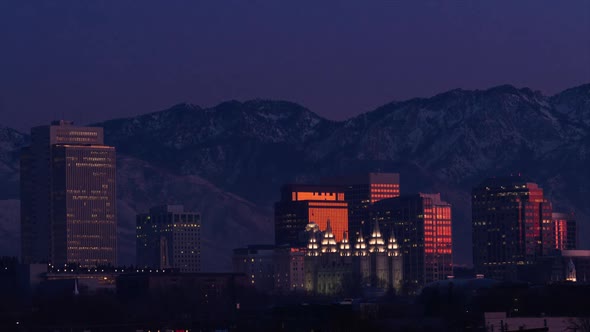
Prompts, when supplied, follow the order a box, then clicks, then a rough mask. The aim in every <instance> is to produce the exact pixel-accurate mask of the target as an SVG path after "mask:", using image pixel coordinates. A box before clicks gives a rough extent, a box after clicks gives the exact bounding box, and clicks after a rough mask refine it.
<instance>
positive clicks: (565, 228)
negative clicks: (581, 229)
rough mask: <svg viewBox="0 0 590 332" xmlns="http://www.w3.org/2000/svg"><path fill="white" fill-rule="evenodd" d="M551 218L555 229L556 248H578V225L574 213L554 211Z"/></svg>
mask: <svg viewBox="0 0 590 332" xmlns="http://www.w3.org/2000/svg"><path fill="white" fill-rule="evenodd" d="M551 218H552V219H553V227H554V229H555V249H557V250H576V249H578V226H577V223H576V217H575V216H574V214H573V213H560V212H553V213H552V214H551Z"/></svg>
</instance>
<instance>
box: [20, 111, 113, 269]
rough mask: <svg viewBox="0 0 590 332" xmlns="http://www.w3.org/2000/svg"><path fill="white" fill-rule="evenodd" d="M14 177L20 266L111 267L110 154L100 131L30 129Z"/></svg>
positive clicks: (64, 124) (59, 125) (63, 126)
mask: <svg viewBox="0 0 590 332" xmlns="http://www.w3.org/2000/svg"><path fill="white" fill-rule="evenodd" d="M20 174H21V246H22V247H21V250H22V252H21V254H22V260H23V261H24V262H25V263H33V262H47V261H48V262H51V263H53V264H55V265H58V264H59V265H61V264H66V263H74V264H80V265H82V266H96V265H108V264H111V265H115V264H116V263H117V211H116V156H115V148H114V147H112V146H107V145H104V137H103V129H102V128H98V127H77V126H74V125H73V124H72V123H71V122H69V121H55V122H53V123H52V124H51V125H49V126H40V127H35V128H33V129H32V130H31V145H30V146H28V147H25V148H23V150H22V153H21V173H20Z"/></svg>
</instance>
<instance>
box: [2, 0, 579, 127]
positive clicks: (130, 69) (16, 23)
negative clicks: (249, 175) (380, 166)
mask: <svg viewBox="0 0 590 332" xmlns="http://www.w3.org/2000/svg"><path fill="white" fill-rule="evenodd" d="M589 82H590V1H584V0H580V1H573V0H572V1H559V2H558V1H538V0H537V1H503V0H500V1H358V0H355V1H321V2H320V1H194V0H191V1H151V0H146V1H127V0H118V1H100V0H93V1H79V0H75V1H66V0H61V1H57V0H55V1H31V2H26V1H19V0H14V1H13V0H4V1H0V125H3V126H9V127H13V128H17V129H20V130H28V128H30V127H31V126H34V125H40V124H45V123H48V122H49V121H51V120H52V119H56V118H66V119H72V120H74V121H75V122H76V123H80V124H86V123H92V122H96V121H101V120H106V119H111V118H117V117H128V116H133V115H137V114H143V113H148V112H154V111H158V110H163V109H166V108H168V107H170V106H172V105H174V104H178V103H181V102H188V103H192V104H196V105H200V106H202V107H209V106H214V105H216V104H217V103H219V102H222V101H225V100H230V99H236V100H248V99H253V98H264V99H282V100H289V101H293V102H297V103H300V104H302V105H304V106H305V107H307V108H309V109H310V110H312V111H314V112H316V113H318V114H320V115H322V116H324V117H327V118H330V119H337V120H341V119H346V118H349V117H352V116H354V115H357V114H360V113H362V112H366V111H370V110H372V109H374V108H376V107H377V106H380V105H382V104H385V103H387V102H390V101H393V100H403V99H408V98H413V97H427V96H431V95H434V94H437V93H440V92H444V91H447V90H451V89H455V88H465V89H483V88H488V87H491V86H495V85H500V84H513V85H515V86H518V87H525V86H526V87H530V88H531V89H533V90H540V91H542V92H544V93H546V94H553V93H556V92H558V91H561V90H563V89H566V88H568V87H573V86H576V85H580V84H584V83H589Z"/></svg>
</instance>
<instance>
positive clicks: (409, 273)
mask: <svg viewBox="0 0 590 332" xmlns="http://www.w3.org/2000/svg"><path fill="white" fill-rule="evenodd" d="M371 210H372V218H373V219H374V220H375V221H376V222H378V223H379V224H380V225H381V232H383V234H389V233H394V234H395V236H396V238H397V240H398V243H399V247H400V250H401V253H402V256H403V265H404V267H403V270H404V279H403V280H404V289H406V290H407V292H409V293H416V292H417V291H418V290H419V289H420V288H421V287H422V286H424V285H426V284H427V283H430V282H433V281H437V280H443V279H446V278H447V277H448V276H450V275H452V274H453V243H452V226H451V224H452V217H451V205H450V204H449V203H447V202H445V201H443V200H442V199H441V197H440V194H438V193H437V194H424V193H420V194H414V195H402V196H400V197H396V198H389V199H385V200H381V201H379V202H376V203H375V204H374V205H373V207H372V208H371Z"/></svg>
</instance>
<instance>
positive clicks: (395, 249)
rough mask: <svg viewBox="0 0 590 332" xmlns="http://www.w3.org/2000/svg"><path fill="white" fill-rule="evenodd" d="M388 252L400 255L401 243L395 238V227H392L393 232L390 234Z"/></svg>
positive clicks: (391, 254)
mask: <svg viewBox="0 0 590 332" xmlns="http://www.w3.org/2000/svg"><path fill="white" fill-rule="evenodd" d="M387 254H388V255H389V256H399V255H400V251H399V245H398V244H397V240H396V239H395V232H394V231H393V228H392V229H391V233H390V234H389V240H388V241H387Z"/></svg>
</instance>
